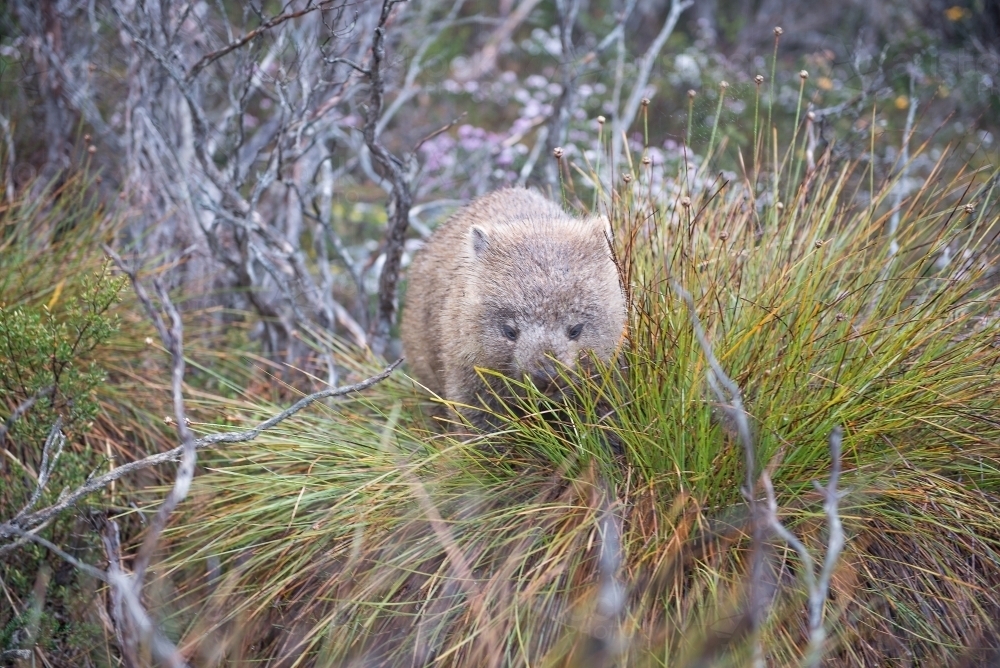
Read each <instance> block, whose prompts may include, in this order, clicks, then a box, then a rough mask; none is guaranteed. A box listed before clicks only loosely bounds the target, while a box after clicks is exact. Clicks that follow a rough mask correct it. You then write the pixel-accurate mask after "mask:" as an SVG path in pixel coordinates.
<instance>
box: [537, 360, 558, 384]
mask: <svg viewBox="0 0 1000 668" xmlns="http://www.w3.org/2000/svg"><path fill="white" fill-rule="evenodd" d="M556 376H557V373H556V365H555V364H554V363H553V362H552V360H550V359H544V360H541V361H539V362H538V364H536V365H535V368H534V370H533V371H532V372H531V382H532V383H534V384H535V387H537V388H539V389H542V390H544V389H545V388H547V387H548V386H549V385H551V384H552V383H553V382H554V381H555V379H556Z"/></svg>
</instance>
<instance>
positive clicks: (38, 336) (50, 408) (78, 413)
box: [0, 264, 125, 444]
mask: <svg viewBox="0 0 1000 668" xmlns="http://www.w3.org/2000/svg"><path fill="white" fill-rule="evenodd" d="M63 285H64V284H63V283H62V282H61V283H60V284H59V285H58V286H57V291H56V293H55V294H54V295H53V297H52V299H51V300H50V301H49V303H48V304H46V305H43V306H40V307H36V308H30V307H26V306H23V305H19V306H14V307H6V306H3V305H0V402H3V403H4V404H6V405H10V406H18V405H20V404H22V403H23V402H25V401H28V400H29V399H32V398H37V400H36V402H35V404H34V406H32V408H31V409H30V410H29V411H28V412H27V413H26V414H25V415H24V416H23V417H22V418H21V419H19V420H18V421H16V422H15V423H14V425H13V428H12V429H11V436H12V438H14V439H15V440H23V441H26V442H32V443H36V444H40V443H41V442H42V441H44V439H45V436H46V434H47V433H48V431H49V429H50V428H51V426H52V424H53V422H55V419H56V417H57V416H62V417H63V424H64V425H65V429H66V431H70V432H72V431H75V430H76V429H78V428H80V427H84V428H85V427H86V424H87V423H88V422H90V421H92V420H93V419H94V417H95V416H96V414H97V410H98V404H97V401H96V399H95V397H94V395H93V391H94V389H95V388H96V387H97V385H98V383H100V382H101V381H102V380H103V379H104V372H103V371H102V370H101V369H100V368H99V367H98V366H97V364H96V363H95V362H93V361H90V356H91V354H92V353H93V351H94V350H95V349H96V348H97V347H98V346H101V345H102V344H105V343H107V341H108V339H110V338H111V336H112V334H114V332H115V331H116V329H117V327H118V320H117V317H116V316H114V315H109V310H110V309H111V308H112V306H113V305H114V304H115V303H117V302H118V301H119V300H120V294H121V291H122V289H123V288H124V286H125V279H124V277H120V278H112V277H111V275H110V270H109V266H108V265H107V264H105V265H104V266H103V267H102V268H101V271H100V272H99V273H98V274H97V275H95V276H89V277H84V278H83V280H82V281H81V282H80V285H79V294H77V295H75V296H71V297H69V298H68V299H67V304H66V305H65V307H64V308H63V309H57V306H58V301H59V298H60V296H61V294H60V293H61V292H62V290H63Z"/></svg>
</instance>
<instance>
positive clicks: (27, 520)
mask: <svg viewBox="0 0 1000 668" xmlns="http://www.w3.org/2000/svg"><path fill="white" fill-rule="evenodd" d="M402 362H403V360H402V358H400V359H398V360H396V361H395V362H393V363H392V364H390V365H389V366H387V367H386V368H385V369H384V370H383V371H382V372H381V373H378V374H376V375H374V376H372V377H370V378H366V379H365V380H363V381H361V382H359V383H354V384H353V385H346V386H343V387H334V388H330V389H328V390H321V391H319V392H315V393H313V394H310V395H308V396H305V397H303V398H301V399H299V400H298V401H297V402H295V404H293V405H292V406H290V407H289V408H287V409H285V410H283V411H282V412H281V413H279V414H277V415H275V416H274V417H272V418H269V419H267V420H265V421H264V422H261V423H260V424H259V425H257V426H256V427H253V428H252V429H247V430H245V431H235V432H225V433H216V434H209V435H207V436H203V437H201V438H198V439H195V441H194V445H195V448H197V449H199V450H201V449H203V448H207V447H210V446H214V445H216V444H219V443H245V442H247V441H252V440H254V439H255V438H257V437H258V436H260V434H261V432H264V431H266V430H268V429H270V428H272V427H274V426H276V425H277V424H278V423H280V422H282V421H284V420H287V419H288V418H290V417H291V416H293V415H295V414H296V413H298V412H299V411H301V410H302V409H303V408H306V407H307V406H309V405H310V404H313V403H315V402H317V401H319V400H320V399H326V398H329V397H342V396H345V395H348V394H354V393H355V392H361V391H363V390H366V389H368V388H369V387H371V386H373V385H375V384H377V383H379V382H381V381H383V380H385V379H386V378H388V377H389V375H390V374H391V373H392V372H393V371H394V370H395V369H396V367H398V366H399V365H400V364H401V363H402ZM183 451H184V446H178V447H176V448H174V449H173V450H168V451H167V452H161V453H158V454H155V455H150V456H149V457H145V458H143V459H139V460H136V461H134V462H129V463H127V464H123V465H122V466H119V467H117V468H115V469H114V470H113V471H110V472H108V473H105V474H104V475H102V476H98V477H96V478H92V479H91V480H90V481H88V482H87V483H85V484H83V485H81V486H80V487H78V488H77V489H75V490H74V491H72V492H70V493H68V494H66V495H65V496H63V497H62V498H61V499H60V500H59V502H58V503H56V504H54V505H52V506H49V507H47V508H44V509H42V510H38V511H35V512H34V513H31V514H30V515H26V516H25V517H24V518H22V519H21V520H20V521H18V522H13V521H8V522H4V523H3V524H0V538H8V537H10V536H12V535H15V534H16V533H17V529H18V528H23V529H31V528H33V527H36V526H38V525H39V524H41V523H42V522H45V521H46V520H48V519H49V518H51V517H54V516H55V515H57V514H59V513H60V512H62V511H64V510H66V509H67V508H70V507H72V506H74V505H76V503H77V502H78V501H79V500H80V499H82V498H83V497H85V496H87V495H88V494H92V493H93V492H96V491H97V490H100V489H103V488H105V487H107V486H108V485H109V484H111V482H112V481H114V480H118V479H119V478H122V477H124V476H126V475H129V474H130V473H134V472H135V471H140V470H143V469H148V468H150V467H152V466H159V465H160V464H165V463H167V462H175V461H177V460H178V459H180V457H181V455H182V453H183Z"/></svg>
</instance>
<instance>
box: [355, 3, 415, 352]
mask: <svg viewBox="0 0 1000 668" xmlns="http://www.w3.org/2000/svg"><path fill="white" fill-rule="evenodd" d="M403 1H404V0H383V2H382V12H381V14H380V15H379V21H378V26H377V27H376V28H375V35H374V37H373V38H372V56H371V63H370V65H369V67H368V72H367V77H368V83H369V93H368V106H367V107H366V108H365V125H364V128H363V129H362V133H363V135H364V138H365V144H366V145H367V146H368V150H369V151H370V152H371V155H372V158H373V159H374V160H375V162H376V164H377V165H378V166H379V168H380V169H381V170H382V176H384V177H386V178H388V179H389V181H390V182H391V183H392V211H391V215H390V218H389V225H388V228H387V229H386V233H385V261H384V262H383V263H382V273H381V274H380V275H379V282H378V309H377V312H376V315H375V319H374V320H373V321H372V328H371V337H370V338H369V343H370V345H371V349H372V351H373V352H374V353H375V354H376V355H383V354H385V350H386V347H387V346H388V344H389V333H390V331H391V329H392V325H393V323H394V322H395V317H396V283H397V282H398V281H399V269H400V262H401V260H402V257H403V244H404V242H405V241H406V230H407V228H408V227H409V224H410V206H412V204H413V194H412V192H411V190H410V180H409V177H408V175H407V173H406V170H405V169H404V164H403V161H401V160H400V159H399V158H397V157H396V156H395V155H393V154H392V153H391V152H390V151H389V149H387V148H386V147H385V145H384V144H383V143H382V142H381V140H380V139H379V133H378V124H379V119H380V117H381V115H382V105H383V102H384V97H385V79H384V72H383V69H382V68H383V66H384V64H385V35H386V24H387V22H388V20H389V16H390V15H391V14H392V8H393V7H394V6H395V5H396V4H398V3H400V2H403Z"/></svg>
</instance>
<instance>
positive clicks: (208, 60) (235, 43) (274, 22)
mask: <svg viewBox="0 0 1000 668" xmlns="http://www.w3.org/2000/svg"><path fill="white" fill-rule="evenodd" d="M338 1H341V0H338ZM333 4H334V3H333V2H332V0H321V1H320V2H319V3H318V4H316V5H313V4H312V2H311V1H310V2H309V3H308V5H307V6H306V7H305V8H304V9H300V10H298V11H295V12H289V13H288V14H281V15H279V16H275V17H273V18H271V19H268V20H267V21H265V22H264V23H262V24H261V25H259V26H257V27H256V28H254V29H253V30H251V31H250V32H248V33H247V34H246V35H244V36H243V37H240V38H239V39H235V40H232V41H230V42H229V44H226V45H225V46H224V47H222V48H221V49H217V50H215V51H213V52H212V53H209V54H206V55H204V56H202V57H201V58H200V59H199V60H198V62H196V63H195V64H194V65H192V66H191V67H190V69H188V71H187V74H185V75H184V78H185V79H186V80H188V81H191V80H192V79H194V78H195V77H196V76H198V75H199V74H200V73H201V71H202V70H203V69H205V68H206V67H208V66H209V65H211V64H212V63H214V62H215V61H216V60H218V59H219V58H222V57H223V56H225V55H227V54H230V53H232V52H233V51H235V50H236V49H239V48H240V47H242V46H245V45H246V44H247V43H249V42H250V41H252V40H254V39H256V38H257V37H259V36H260V35H261V33H264V32H267V31H268V30H270V29H271V28H274V27H276V26H279V25H281V24H282V23H284V22H285V21H291V20H292V19H297V18H300V17H303V16H305V15H306V14H311V13H313V12H315V11H324V10H327V9H330V8H331V7H332V6H333Z"/></svg>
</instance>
